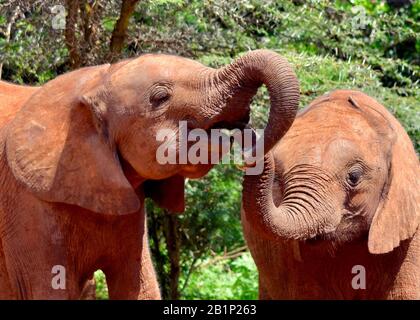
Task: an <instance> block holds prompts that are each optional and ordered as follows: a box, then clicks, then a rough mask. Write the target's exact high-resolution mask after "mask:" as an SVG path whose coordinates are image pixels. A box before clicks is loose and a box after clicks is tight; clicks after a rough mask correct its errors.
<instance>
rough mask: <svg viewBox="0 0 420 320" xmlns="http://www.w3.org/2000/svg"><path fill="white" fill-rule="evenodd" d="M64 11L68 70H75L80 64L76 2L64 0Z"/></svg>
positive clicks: (77, 8)
mask: <svg viewBox="0 0 420 320" xmlns="http://www.w3.org/2000/svg"><path fill="white" fill-rule="evenodd" d="M66 10H67V16H66V29H65V31H64V37H65V42H66V47H67V50H68V51H69V57H70V68H71V69H77V68H79V67H80V64H81V59H80V52H79V48H78V41H77V37H76V22H77V16H78V10H79V7H78V3H77V1H75V0H66Z"/></svg>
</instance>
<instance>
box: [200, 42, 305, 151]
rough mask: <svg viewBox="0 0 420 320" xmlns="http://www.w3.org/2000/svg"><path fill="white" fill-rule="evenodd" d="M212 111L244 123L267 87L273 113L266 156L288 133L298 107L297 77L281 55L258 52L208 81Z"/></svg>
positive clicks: (249, 54)
mask: <svg viewBox="0 0 420 320" xmlns="http://www.w3.org/2000/svg"><path fill="white" fill-rule="evenodd" d="M207 82H208V83H207V86H208V87H210V88H212V89H211V90H213V94H210V95H209V97H210V98H209V99H210V101H211V103H212V105H213V106H212V110H214V112H215V113H216V114H218V118H219V119H223V120H226V119H228V120H232V121H234V120H236V121H238V120H241V119H247V118H248V117H249V105H250V101H251V99H252V97H253V96H254V95H255V93H256V91H257V90H258V88H259V87H260V86H261V85H262V84H264V85H266V87H267V89H268V92H269V94H270V102H271V106H270V113H269V118H268V123H267V126H266V128H265V130H264V153H267V152H268V151H269V150H270V149H271V148H272V147H273V146H274V145H275V144H276V143H277V142H278V141H279V140H280V139H281V137H282V136H283V135H284V134H285V133H286V131H287V130H288V129H289V127H290V126H291V124H292V123H293V120H294V118H295V116H296V112H297V108H298V104H299V83H298V80H297V77H296V75H295V73H294V71H293V69H292V67H291V66H290V64H289V63H288V62H287V60H286V59H284V58H283V57H282V56H280V55H278V54H277V53H275V52H273V51H269V50H255V51H251V52H249V53H247V54H245V55H244V56H243V57H241V58H239V59H238V60H236V61H234V62H233V63H231V64H230V65H228V66H226V67H224V68H221V69H219V70H216V72H215V73H213V74H212V75H211V77H210V78H208V79H207Z"/></svg>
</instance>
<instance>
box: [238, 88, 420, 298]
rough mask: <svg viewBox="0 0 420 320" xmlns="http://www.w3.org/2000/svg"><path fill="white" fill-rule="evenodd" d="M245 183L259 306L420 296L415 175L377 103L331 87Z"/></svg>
mask: <svg viewBox="0 0 420 320" xmlns="http://www.w3.org/2000/svg"><path fill="white" fill-rule="evenodd" d="M263 161H264V170H263V173H261V174H260V175H254V176H251V175H247V176H245V177H244V181H243V194H242V196H243V198H242V209H241V219H242V225H243V230H244V235H245V238H246V241H247V244H248V246H249V249H250V252H251V254H252V257H253V259H254V261H255V263H256V265H257V269H258V273H259V298H260V299H420V232H419V231H418V226H419V220H420V217H419V215H420V207H419V206H420V171H419V160H418V156H417V155H416V152H415V150H414V148H413V145H412V143H411V140H410V138H409V136H408V135H407V133H406V132H405V130H404V128H403V127H402V126H401V124H400V123H399V122H398V121H397V120H396V118H395V117H394V116H393V115H392V114H391V113H390V112H389V111H388V110H387V109H386V108H385V107H384V106H382V105H381V104H379V103H378V102H377V101H376V100H375V99H373V98H371V97H369V96H368V95H366V94H364V93H362V92H360V91H354V90H336V91H333V92H330V93H329V94H326V95H324V96H321V97H319V98H317V99H315V100H314V101H313V102H312V103H311V104H310V105H309V106H308V107H306V108H305V109H303V110H302V111H300V112H299V113H298V115H297V117H296V119H295V121H294V123H293V125H292V126H291V128H290V129H289V130H288V131H287V133H286V134H285V135H284V137H283V138H282V139H281V140H280V141H279V142H278V144H277V145H276V146H275V147H274V148H273V149H272V150H271V151H270V152H269V153H267V154H266V155H265V157H264V160H263Z"/></svg>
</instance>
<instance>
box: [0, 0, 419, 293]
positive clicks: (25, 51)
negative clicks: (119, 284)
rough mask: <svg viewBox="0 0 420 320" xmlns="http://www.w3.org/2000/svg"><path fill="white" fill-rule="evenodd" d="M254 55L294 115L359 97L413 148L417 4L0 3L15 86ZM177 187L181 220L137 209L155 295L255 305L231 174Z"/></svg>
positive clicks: (2, 50)
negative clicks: (141, 62) (292, 103)
mask: <svg viewBox="0 0 420 320" xmlns="http://www.w3.org/2000/svg"><path fill="white" fill-rule="evenodd" d="M56 6H58V7H56ZM61 10H66V11H67V12H68V13H70V14H72V15H73V17H74V20H73V23H72V24H69V23H67V24H65V23H64V21H65V16H63V15H61V13H62V12H64V11H61ZM118 21H120V22H118ZM121 21H122V22H121ZM124 21H126V22H127V23H126V24H124V23H123V22H124ZM121 26H122V27H123V29H121ZM121 30H122V31H123V32H122V33H121V32H120V31H121ZM121 35H122V41H121ZM257 48H269V49H272V50H275V51H277V52H279V53H280V54H282V55H284V56H285V57H286V58H287V59H288V60H289V61H290V62H291V63H292V64H293V65H294V67H295V70H296V72H297V74H298V77H299V80H300V84H301V93H302V98H301V107H303V106H305V105H307V104H308V103H309V102H310V101H311V100H313V99H314V98H315V97H317V96H319V95H322V94H324V93H325V92H328V91H330V90H333V89H337V88H353V89H360V90H362V91H364V92H365V93H367V94H369V95H371V96H372V97H375V98H376V99H378V100H379V101H380V102H381V103H383V104H384V105H385V106H386V107H388V108H389V109H390V110H391V111H392V112H393V113H394V114H395V115H396V117H397V118H398V119H399V120H400V121H401V122H402V124H403V125H404V127H405V128H406V130H407V132H408V133H409V135H410V137H411V139H412V141H413V144H414V145H415V148H416V150H417V152H418V151H419V150H420V128H419V126H420V89H419V79H420V0H411V1H410V0H387V1H381V0H347V1H345V0H340V1H338V0H337V1H332V0H328V1H327V0H290V1H280V0H278V1H274V0H260V1H257V0H237V1H232V0H204V1H201V0H143V1H135V0H126V1H115V0H112V1H104V0H96V1H94V0H72V1H54V0H51V1H31V0H26V1H18V0H14V1H8V0H0V70H1V72H0V75H1V79H3V80H8V81H12V82H15V83H25V84H34V85H35V84H42V83H45V82H46V81H48V80H50V79H52V78H54V77H55V76H57V75H58V74H62V73H64V72H67V71H69V70H71V69H74V68H77V67H81V66H86V65H95V64H100V63H104V62H108V61H115V60H118V59H122V58H125V57H131V56H136V55H139V54H142V53H146V52H162V53H171V54H177V55H182V56H186V57H190V58H193V59H197V60H199V61H201V62H203V63H204V64H206V65H209V66H213V67H217V66H220V65H223V64H226V63H229V62H230V61H231V60H232V59H233V58H235V57H237V56H240V55H241V54H243V53H244V52H246V51H248V50H252V49H257ZM267 105H268V96H267V93H266V90H264V88H263V89H261V90H260V91H259V93H258V94H257V96H256V97H255V99H254V102H253V114H252V124H253V125H254V126H255V127H261V126H263V125H264V122H265V121H266V116H267V115H266V110H265V109H264V106H267ZM186 190H187V208H186V212H185V213H184V214H182V215H171V214H170V213H169V212H165V211H162V210H161V209H159V208H157V207H155V206H154V205H153V203H152V202H151V201H149V202H148V203H147V209H148V220H149V221H148V223H149V236H150V248H151V251H152V254H153V257H154V261H155V268H156V271H157V274H158V276H159V280H160V283H161V288H162V294H163V297H164V298H166V299H179V298H180V299H255V298H257V286H258V275H257V271H256V268H255V265H254V263H253V261H252V258H251V256H250V254H249V253H248V252H247V250H246V245H245V243H244V239H243V237H242V229H241V224H240V197H241V172H240V171H238V170H237V169H236V168H235V167H234V166H231V165H219V166H217V167H216V168H215V169H213V170H212V171H211V172H210V174H209V175H208V176H207V177H205V178H203V179H200V180H189V181H188V182H187V185H186ZM95 276H96V280H97V297H98V298H101V299H106V298H107V289H106V281H105V277H104V274H103V273H102V272H101V271H97V272H96V274H95Z"/></svg>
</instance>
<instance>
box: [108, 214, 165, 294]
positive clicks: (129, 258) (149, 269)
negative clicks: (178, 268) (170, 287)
mask: <svg viewBox="0 0 420 320" xmlns="http://www.w3.org/2000/svg"><path fill="white" fill-rule="evenodd" d="M140 227H141V228H140V230H141V232H140V239H141V240H140V241H139V236H138V233H135V236H134V237H131V240H130V241H127V242H126V243H125V246H124V248H121V250H120V254H119V256H118V258H117V259H116V260H115V261H113V263H112V264H111V266H110V268H104V269H103V270H104V272H105V275H106V281H107V285H108V292H109V297H110V299H117V300H124V299H129V300H134V299H135V300H160V299H161V295H160V289H159V284H158V281H157V277H156V273H155V270H154V267H153V262H152V258H151V255H150V250H149V241H148V236H147V226H146V222H145V214H142V218H141V221H140ZM133 248H138V250H133Z"/></svg>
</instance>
